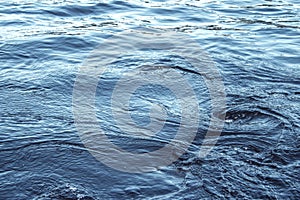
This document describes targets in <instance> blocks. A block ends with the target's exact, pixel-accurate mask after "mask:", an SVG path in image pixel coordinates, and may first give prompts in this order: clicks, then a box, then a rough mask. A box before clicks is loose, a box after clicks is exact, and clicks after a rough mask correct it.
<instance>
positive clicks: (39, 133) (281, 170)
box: [0, 0, 300, 199]
mask: <svg viewBox="0 0 300 200" xmlns="http://www.w3.org/2000/svg"><path fill="white" fill-rule="evenodd" d="M139 28H151V29H154V30H167V31H174V32H176V33H184V34H186V35H188V36H189V37H190V38H193V40H195V41H197V42H198V43H199V45H200V46H201V48H202V49H203V50H205V52H206V53H207V54H208V55H209V56H210V57H211V59H212V60H213V61H214V64H215V66H216V67H217V68H218V70H219V72H220V75H221V77H222V80H223V83H224V87H225V91H226V102H227V106H226V111H225V113H226V120H225V124H224V128H223V131H222V133H221V135H220V137H219V139H218V142H217V144H216V145H215V147H214V148H213V150H212V151H211V152H210V153H209V155H208V156H207V157H205V158H199V157H198V156H197V151H198V150H199V149H197V148H198V146H199V145H201V142H202V140H203V135H204V134H205V132H206V131H207V129H208V123H209V117H210V116H209V115H210V114H209V113H210V110H211V106H210V99H209V95H208V91H207V88H206V87H205V84H204V82H203V79H202V78H201V76H200V75H199V74H196V73H193V70H191V67H190V66H189V65H188V64H187V63H184V62H183V61H182V60H181V59H178V58H176V57H172V55H162V54H155V53H153V52H151V51H150V50H149V52H147V50H146V52H144V55H143V56H139V55H132V56H128V57H124V58H120V60H119V61H118V62H116V63H114V65H115V68H118V69H128V68H130V67H131V66H138V65H144V64H145V63H146V64H147V65H151V64H153V65H157V64H163V65H172V66H177V65H178V66H181V67H176V69H174V70H175V71H178V72H179V73H181V74H183V75H184V77H186V78H187V79H188V81H189V83H190V84H191V85H192V87H193V89H194V90H195V93H196V96H197V99H198V101H199V105H200V106H201V109H200V113H198V114H199V115H201V116H202V118H201V120H200V121H199V124H196V125H195V126H196V127H197V136H196V137H195V140H194V142H193V144H192V145H191V148H190V149H189V150H188V151H186V153H185V154H183V155H182V156H181V157H180V158H179V159H178V160H177V161H176V162H174V163H173V164H171V165H168V166H166V167H164V168H162V169H158V170H156V171H154V172H148V173H140V174H135V173H126V172H121V171H118V170H116V169H113V168H111V167H108V166H106V165H104V164H103V163H102V162H100V161H98V160H97V159H96V158H95V157H93V155H92V154H91V153H90V152H89V151H88V150H87V149H86V147H85V146H84V144H83V142H82V140H81V138H80V135H79V133H78V131H77V129H76V126H75V123H74V115H73V109H72V96H73V88H74V84H75V80H76V76H77V74H78V70H79V68H80V66H82V63H83V61H84V60H85V59H86V58H88V56H89V55H90V53H91V51H92V50H93V49H95V48H96V47H98V45H101V44H102V43H103V42H105V40H106V39H107V38H109V37H110V36H112V35H115V34H117V33H120V32H122V31H123V30H131V29H132V30H134V29H139ZM187 46H188V44H187ZM147 53H149V54H147ZM299 55H300V2H299V1H298V0H282V1H281V0H265V1H263V0H257V1H223V0H220V1H210V0H205V1H201V0H200V1H194V0H186V1H177V0H170V1H163V2H161V1H150V0H149V1H142V0H140V1H139V0H133V1H128V2H127V1H103V2H101V3H100V1H85V0H77V1H64V0H43V1H37V0H35V1H33V0H29V1H15V0H14V1H7V2H5V1H1V3H0V69H1V70H0V97H1V98H0V113H1V115H0V185H1V186H0V199H227V198H237V199H300V192H299V191H300V182H299V177H300V174H299V170H300V137H299V136H300V56H299ZM120 76H121V74H118V71H117V72H114V71H112V72H110V73H107V74H106V77H104V78H103V79H102V82H101V84H99V86H98V88H97V94H98V95H99V96H98V97H97V105H98V111H97V116H98V118H99V120H100V122H101V123H100V126H101V127H102V128H103V129H105V130H107V131H109V133H110V134H109V137H110V139H111V140H112V141H114V143H115V144H116V145H119V146H120V147H122V148H123V149H127V150H129V151H132V152H135V153H138V152H140V151H142V152H144V151H147V150H148V151H152V150H153V148H154V149H158V148H161V147H162V146H163V145H164V143H166V142H169V141H170V140H172V139H173V138H174V134H176V131H178V128H179V125H180V119H181V117H182V116H181V117H180V112H179V111H178V110H180V106H178V102H176V99H175V100H174V98H175V97H174V95H172V92H170V91H169V90H168V88H165V87H160V86H157V85H150V86H148V87H146V86H145V87H141V88H139V90H137V91H136V92H135V93H134V96H133V97H132V107H134V108H135V109H133V114H132V118H133V120H134V121H135V122H136V123H137V124H139V125H141V126H143V125H145V124H147V123H149V120H150V119H149V110H150V109H149V105H148V104H147V101H145V99H146V100H147V99H151V100H152V103H153V102H154V103H155V102H156V101H160V102H163V104H164V105H165V106H166V108H167V112H168V113H167V114H168V116H169V118H168V124H167V125H168V126H165V129H164V131H163V132H162V133H160V134H158V135H157V137H156V138H155V139H153V140H151V139H150V140H143V139H140V140H132V139H130V138H128V137H121V136H120V134H119V132H118V129H117V128H116V125H115V123H114V122H113V120H112V119H111V118H112V116H111V113H110V111H109V109H110V107H109V99H110V97H111V95H112V88H113V87H114V86H115V84H116V81H117V80H118V78H120ZM150 102H151V101H150ZM148 103H149V102H148ZM101 106H102V107H101ZM178 113H179V114H178ZM178 115H179V116H178ZM192 115H193V113H191V117H193V116H192ZM124 120H125V123H126V119H124ZM149 148H150V149H149ZM151 148H152V149H151Z"/></svg>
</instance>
